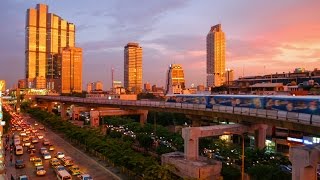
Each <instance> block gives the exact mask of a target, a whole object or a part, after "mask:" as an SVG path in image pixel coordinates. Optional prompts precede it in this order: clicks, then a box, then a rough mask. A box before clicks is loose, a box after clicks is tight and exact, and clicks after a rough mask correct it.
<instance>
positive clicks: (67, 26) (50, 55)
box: [25, 4, 75, 88]
mask: <svg viewBox="0 0 320 180" xmlns="http://www.w3.org/2000/svg"><path fill="white" fill-rule="evenodd" d="M25 35H26V38H25V41H26V43H25V45H26V47H25V62H26V64H25V77H26V79H27V82H28V83H27V84H28V87H29V88H43V87H39V86H37V84H34V82H35V81H38V80H35V78H37V77H40V79H41V82H42V80H43V78H45V79H47V80H48V79H51V81H50V83H53V82H54V81H53V80H52V79H59V78H60V76H61V70H60V69H61V68H60V67H61V64H59V62H58V60H57V54H58V53H60V49H61V48H63V47H74V46H75V25H74V24H72V23H69V22H67V21H65V20H63V19H62V18H61V17H59V16H57V15H55V14H53V13H48V6H47V5H45V4H37V6H36V8H29V9H28V10H27V15H26V31H25ZM42 84H43V83H38V85H41V86H42ZM45 84H46V82H45ZM45 87H46V86H44V88H45ZM47 87H54V86H53V85H51V84H50V85H48V86H47Z"/></svg>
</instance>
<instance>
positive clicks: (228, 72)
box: [225, 68, 234, 86]
mask: <svg viewBox="0 0 320 180" xmlns="http://www.w3.org/2000/svg"><path fill="white" fill-rule="evenodd" d="M233 76H234V72H233V70H232V69H228V68H227V69H226V72H225V79H226V81H225V82H226V84H227V85H228V86H229V85H231V84H232V82H233V80H234V79H233Z"/></svg>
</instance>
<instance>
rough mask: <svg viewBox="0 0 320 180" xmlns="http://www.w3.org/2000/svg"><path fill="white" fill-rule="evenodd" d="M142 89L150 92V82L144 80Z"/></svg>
mask: <svg viewBox="0 0 320 180" xmlns="http://www.w3.org/2000/svg"><path fill="white" fill-rule="evenodd" d="M144 91H145V92H150V91H151V84H150V83H148V82H146V83H144Z"/></svg>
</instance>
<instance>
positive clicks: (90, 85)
mask: <svg viewBox="0 0 320 180" xmlns="http://www.w3.org/2000/svg"><path fill="white" fill-rule="evenodd" d="M92 90H93V88H92V83H91V82H89V83H88V84H87V92H88V93H90V92H91V91H92Z"/></svg>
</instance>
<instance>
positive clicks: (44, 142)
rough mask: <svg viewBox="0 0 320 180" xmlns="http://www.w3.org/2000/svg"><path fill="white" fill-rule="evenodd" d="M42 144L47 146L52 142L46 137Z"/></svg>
mask: <svg viewBox="0 0 320 180" xmlns="http://www.w3.org/2000/svg"><path fill="white" fill-rule="evenodd" d="M42 144H43V145H45V146H48V145H49V144H50V142H49V140H48V139H44V140H43V143H42Z"/></svg>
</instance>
